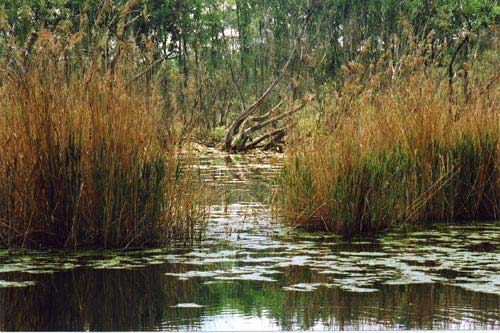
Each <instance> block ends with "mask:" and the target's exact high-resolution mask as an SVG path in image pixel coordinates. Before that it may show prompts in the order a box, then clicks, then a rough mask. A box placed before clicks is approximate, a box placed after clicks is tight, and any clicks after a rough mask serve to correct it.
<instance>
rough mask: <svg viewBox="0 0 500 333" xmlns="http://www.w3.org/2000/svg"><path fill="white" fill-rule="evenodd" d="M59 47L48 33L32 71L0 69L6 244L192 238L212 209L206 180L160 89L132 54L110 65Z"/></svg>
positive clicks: (0, 196) (2, 238) (30, 61)
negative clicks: (175, 135) (189, 159)
mask: <svg viewBox="0 0 500 333" xmlns="http://www.w3.org/2000/svg"><path fill="white" fill-rule="evenodd" d="M58 40H59V39H58V38H57V37H56V36H55V35H53V34H51V33H49V32H46V31H42V32H40V34H39V38H38V39H37V42H36V45H35V47H34V48H33V50H34V51H33V52H34V53H33V54H31V55H30V57H29V58H25V59H24V60H25V63H24V64H21V65H17V66H13V65H12V63H6V62H3V63H2V64H1V71H0V74H1V77H0V245H3V246H23V247H57V248H61V247H81V246H102V247H125V246H152V245H159V244H165V243H167V242H168V241H169V240H171V239H173V238H181V239H184V240H185V239H188V238H191V237H193V236H194V233H195V232H196V231H197V230H198V228H199V226H200V225H199V224H198V222H200V221H201V220H202V219H203V211H204V207H202V206H198V205H197V204H198V202H199V200H198V199H199V198H200V194H199V192H200V191H199V188H198V187H199V183H198V180H197V179H196V178H193V176H192V174H191V173H190V172H189V170H187V167H186V166H185V162H183V161H182V160H181V159H180V157H179V154H178V153H177V151H176V148H175V146H177V144H178V142H175V140H173V139H172V138H171V137H167V136H166V135H165V133H167V132H168V128H169V126H170V125H169V124H168V123H165V121H164V119H163V117H162V115H163V112H164V102H163V101H162V99H161V98H160V97H159V95H158V94H157V92H156V90H157V87H156V86H157V85H156V84H155V83H154V82H153V83H152V82H151V81H148V82H146V80H145V79H142V77H137V75H135V73H134V72H133V71H132V70H131V67H133V66H130V64H131V61H132V60H131V59H130V58H127V57H126V56H123V58H122V59H118V58H115V59H113V60H112V62H111V63H112V66H110V65H109V63H107V62H106V61H105V60H102V58H100V57H99V56H95V57H93V56H90V57H87V58H83V57H76V56H75V53H72V52H71V51H68V48H71V47H73V45H74V43H73V44H72V43H70V42H68V43H66V45H65V46H62V45H61V42H59V41H58ZM124 53H125V52H122V54H124ZM117 57H118V56H117Z"/></svg>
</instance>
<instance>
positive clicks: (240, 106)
mask: <svg viewBox="0 0 500 333" xmlns="http://www.w3.org/2000/svg"><path fill="white" fill-rule="evenodd" d="M499 17H500V5H499V3H498V1H493V0H458V1H457V0H407V1H397V0H308V1H304V0H228V1H225V0H224V1H223V0H131V1H125V0H118V1H109V0H99V1H97V0H88V1H78V0H24V1H18V0H2V1H0V54H1V56H2V57H3V58H4V59H5V58H6V59H8V61H9V62H10V65H11V68H13V70H14V71H22V68H23V66H25V63H26V62H27V61H28V59H29V55H30V54H32V53H36V51H37V50H36V46H37V40H38V39H39V38H40V35H42V34H43V33H44V32H47V31H48V32H50V33H51V34H52V37H53V39H54V43H55V44H57V43H60V44H61V45H64V46H65V51H64V53H65V55H64V57H65V60H68V59H70V60H71V61H72V63H73V65H74V66H79V64H80V63H82V61H84V59H90V58H93V57H95V56H96V55H97V56H98V57H99V58H100V59H101V61H102V64H103V65H102V66H103V68H106V70H113V67H114V66H115V64H114V61H116V59H118V58H120V57H119V55H120V56H122V57H123V54H125V53H127V52H130V50H131V49H133V52H134V56H133V61H132V62H130V61H129V63H130V64H132V65H130V66H131V67H133V68H134V77H142V76H145V77H148V78H153V77H159V78H160V80H161V83H162V87H163V89H164V94H165V96H166V97H167V104H168V107H167V108H166V112H167V113H174V112H175V113H176V114H177V115H178V117H179V118H180V120H181V121H180V122H179V123H181V124H182V126H183V129H182V131H183V132H185V133H187V132H192V131H193V129H195V132H196V133H197V134H198V136H199V137H200V138H204V140H206V141H221V140H222V138H223V137H224V135H226V132H227V128H228V126H229V124H230V122H231V121H232V120H234V119H235V118H237V117H238V115H240V114H241V113H244V110H246V109H248V108H249V107H250V106H251V105H252V103H253V102H254V101H255V100H257V99H258V98H259V96H262V94H263V93H265V91H266V89H268V88H269V85H270V84H271V83H272V82H273V80H275V78H279V80H277V82H276V86H274V87H273V89H272V90H273V91H272V94H269V96H266V99H265V100H262V103H259V105H258V109H259V110H257V111H258V112H257V113H258V114H260V115H265V114H266V112H268V111H269V110H274V109H273V107H281V108H284V109H287V108H290V107H291V105H295V104H293V103H294V101H298V100H304V98H305V96H309V97H307V98H306V99H307V100H311V99H312V97H311V96H310V95H314V98H315V99H318V100H319V101H321V99H322V96H323V93H324V92H325V91H331V90H332V88H335V87H336V86H338V85H342V83H343V82H344V81H345V72H346V71H349V70H350V69H352V68H349V66H347V68H346V67H345V65H346V64H349V61H351V65H352V66H351V67H353V66H354V64H361V65H363V66H370V65H372V66H374V64H376V62H377V61H379V60H380V59H381V58H384V66H386V69H387V77H394V76H395V75H397V74H398V61H399V60H400V59H401V58H402V57H404V56H405V55H408V54H410V53H411V54H412V55H415V52H418V54H419V55H420V56H422V57H424V58H425V59H426V61H427V62H428V63H429V64H433V65H436V66H438V67H440V68H442V69H443V70H444V71H447V72H448V74H449V75H450V77H455V75H456V73H457V72H459V71H460V70H462V71H463V72H464V73H462V75H465V76H466V75H467V70H468V69H469V67H468V66H469V65H468V64H470V63H471V62H472V61H473V59H475V58H477V57H478V53H484V52H485V51H487V50H489V49H491V47H492V44H493V38H494V35H495V29H493V28H492V25H493V24H498V23H499ZM68 45H70V46H71V47H67V46H68ZM416 50H417V51H416ZM127 54H128V53H127ZM129 60H130V59H129ZM287 60H290V63H289V64H288V66H286V68H284V66H285V65H286V63H287ZM343 65H344V67H342V66H343ZM379 67H380V66H379ZM367 72H368V71H367ZM280 101H281V102H283V101H285V103H281V104H279V103H280ZM319 105H321V103H319ZM283 112H285V113H286V112H288V111H283ZM315 112H316V113H317V114H318V115H319V116H320V115H321V107H319V108H316V110H315ZM254 120H259V119H254ZM239 139H240V140H241V139H242V138H241V137H240V138H239ZM243 139H245V140H247V139H246V138H243ZM233 146H234V145H233Z"/></svg>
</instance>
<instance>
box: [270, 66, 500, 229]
mask: <svg viewBox="0 0 500 333" xmlns="http://www.w3.org/2000/svg"><path fill="white" fill-rule="evenodd" d="M407 62H408V63H411V65H408V66H407V68H406V69H407V71H406V74H404V75H402V76H401V78H400V79H396V80H392V81H390V82H389V83H388V84H387V80H385V82H386V85H385V86H384V85H383V82H384V80H383V78H384V72H383V71H382V70H381V69H377V68H375V69H374V68H370V69H364V68H363V67H362V66H361V65H356V64H350V66H349V68H347V67H346V68H345V70H346V71H351V73H352V72H355V71H356V70H358V72H359V73H360V74H359V75H356V74H350V75H351V76H350V77H349V79H348V80H347V81H346V84H345V85H344V87H343V89H342V90H341V91H340V92H339V93H334V94H332V96H330V97H328V98H327V99H326V100H325V102H324V104H323V108H324V109H325V110H326V111H325V113H326V115H325V120H324V121H323V122H322V123H320V124H319V125H317V127H316V128H315V129H314V130H313V131H312V133H309V135H308V136H305V135H303V133H302V134H298V135H296V137H295V139H294V142H292V144H291V145H290V150H289V153H288V154H287V156H286V158H285V164H284V169H283V172H282V174H281V175H280V177H279V194H278V196H277V204H278V209H279V212H280V213H281V214H282V215H284V217H285V220H286V221H288V223H290V224H292V225H295V226H298V227H303V228H306V229H323V230H328V231H332V232H339V233H343V234H358V233H373V232H378V231H381V230H386V229H388V228H391V227H402V226H404V227H411V226H413V225H415V224H418V223H425V222H427V221H448V222H451V221H458V220H465V221H468V220H489V219H497V218H498V217H499V198H500V177H499V159H500V155H499V145H500V141H499V127H500V112H499V110H500V87H499V85H498V84H494V85H492V84H491V82H495V80H496V79H498V78H496V77H495V75H498V74H495V71H494V70H493V71H491V68H495V66H494V64H491V63H490V66H487V65H486V66H485V65H484V64H481V66H480V65H478V66H475V67H473V69H472V70H471V72H470V73H469V80H470V82H469V89H470V90H469V91H468V92H467V94H464V93H460V89H458V87H459V86H460V85H462V82H461V80H460V78H456V79H455V83H454V84H455V85H456V88H455V92H456V93H455V94H454V95H453V96H452V98H450V96H449V95H448V91H449V89H448V88H449V87H448V85H447V81H446V78H445V77H444V75H442V74H441V72H440V70H439V68H432V69H430V70H429V69H428V68H427V69H426V68H425V66H424V65H423V64H422V61H421V60H420V63H419V59H414V58H413V59H410V58H408V59H407ZM382 63H383V62H380V63H379V65H380V64H382ZM415 64H417V65H415ZM358 67H359V68H358ZM484 68H489V70H484ZM401 72H402V73H404V72H405V67H404V66H402V71H401ZM471 77H472V79H471ZM381 82H382V83H381Z"/></svg>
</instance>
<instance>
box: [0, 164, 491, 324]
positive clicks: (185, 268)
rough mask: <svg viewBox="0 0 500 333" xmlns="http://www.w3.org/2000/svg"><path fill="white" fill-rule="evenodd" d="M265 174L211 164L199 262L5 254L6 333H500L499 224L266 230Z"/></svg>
mask: <svg viewBox="0 0 500 333" xmlns="http://www.w3.org/2000/svg"><path fill="white" fill-rule="evenodd" d="M256 161H257V162H258V163H256ZM266 161H267V160H266V159H265V158H261V159H255V158H250V159H249V160H248V161H245V160H244V159H243V160H239V161H231V162H230V163H229V164H226V163H227V162H226V161H224V160H223V159H219V160H217V159H214V158H207V159H205V160H203V161H202V166H203V168H204V170H203V172H204V174H205V177H206V179H207V181H208V182H209V183H210V184H212V185H213V186H219V187H221V188H222V189H223V191H222V193H224V195H225V196H223V199H221V198H220V197H217V198H215V199H214V203H216V204H218V205H214V206H213V207H212V209H211V218H210V226H209V230H208V232H207V234H206V235H205V236H206V237H205V240H204V241H203V242H202V243H201V244H198V245H197V246H196V247H195V248H194V249H182V248H178V249H170V250H168V249H157V250H149V251H127V252H120V253H113V252H106V253H99V252H92V251H89V252H85V253H77V254H65V253H43V252H42V253H30V254H29V255H20V254H19V255H13V254H11V253H8V252H5V251H4V252H0V330H7V331H13V330H46V331H54V330H57V331H71V330H103V331H107V330H155V329H163V330H211V331H213V330H237V331H241V330H281V329H285V330H295V329H357V330H365V329H394V328H400V329H470V328H475V329H488V328H496V329H498V328H500V279H499V276H500V274H499V273H500V266H499V264H498V263H499V262H500V253H499V248H500V247H499V242H500V239H499V237H498V233H499V230H500V226H499V225H498V224H474V225H471V226H469V225H467V226H456V227H455V226H451V227H450V226H436V227H433V228H430V229H426V230H420V231H415V232H411V233H408V234H404V235H403V234H400V233H392V234H389V235H386V236H384V237H381V238H379V239H376V240H373V239H361V240H355V241H353V240H351V241H345V240H342V239H340V238H338V237H335V236H332V235H328V234H308V233H300V232H295V231H291V230H288V229H285V228H281V227H280V226H279V225H276V224H274V223H272V222H271V220H270V218H269V215H270V212H269V208H268V206H267V205H266V203H267V202H266V200H268V198H269V193H270V191H269V190H270V188H271V184H272V183H271V182H270V181H269V176H270V175H272V173H273V172H274V171H275V170H276V168H273V167H272V166H271V165H270V164H269V163H268V162H266ZM248 165H250V166H249V167H248ZM274 165H279V163H274ZM221 201H222V203H224V204H223V205H221ZM2 281H3V285H2ZM25 281H34V282H35V283H34V284H33V283H31V284H27V285H26V286H24V287H21V285H19V286H18V287H12V284H11V285H9V283H11V282H16V283H22V282H25ZM478 291H480V292H478Z"/></svg>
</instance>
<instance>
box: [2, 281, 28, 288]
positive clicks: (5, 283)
mask: <svg viewBox="0 0 500 333" xmlns="http://www.w3.org/2000/svg"><path fill="white" fill-rule="evenodd" d="M35 284H36V282H35V281H22V282H18V281H5V280H0V288H22V287H30V286H34V285H35Z"/></svg>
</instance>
